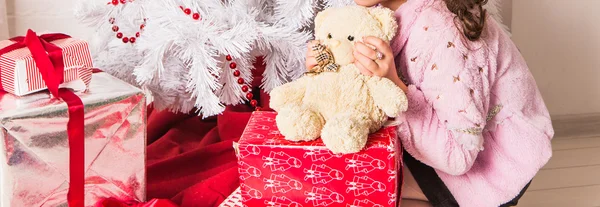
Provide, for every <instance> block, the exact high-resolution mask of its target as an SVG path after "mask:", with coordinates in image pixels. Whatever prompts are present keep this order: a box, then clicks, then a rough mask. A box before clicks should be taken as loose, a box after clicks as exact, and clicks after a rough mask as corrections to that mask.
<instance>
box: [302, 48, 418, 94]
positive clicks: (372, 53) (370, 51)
mask: <svg viewBox="0 0 600 207" xmlns="http://www.w3.org/2000/svg"><path fill="white" fill-rule="evenodd" d="M363 42H364V43H363ZM363 42H359V41H357V42H355V43H354V59H355V62H354V64H355V65H356V67H358V69H359V70H360V72H361V73H362V74H363V75H367V76H373V75H374V76H379V77H384V78H387V79H390V80H391V81H393V82H394V83H395V84H396V85H398V87H400V88H401V89H402V90H403V91H405V92H406V91H407V90H408V87H407V86H406V85H405V84H404V83H403V82H402V81H401V80H400V78H399V77H398V72H396V64H395V62H394V54H393V52H392V48H391V47H390V45H389V44H388V43H386V42H385V41H383V40H382V39H379V38H377V37H371V36H369V37H365V38H363ZM373 47H374V48H373ZM378 53H381V54H380V55H379V57H380V58H381V59H379V58H378ZM307 62H308V61H307Z"/></svg>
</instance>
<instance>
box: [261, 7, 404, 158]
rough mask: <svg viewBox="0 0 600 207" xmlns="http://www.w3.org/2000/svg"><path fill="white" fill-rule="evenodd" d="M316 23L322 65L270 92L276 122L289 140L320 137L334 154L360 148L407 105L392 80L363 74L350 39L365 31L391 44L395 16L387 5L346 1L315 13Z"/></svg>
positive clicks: (358, 38)
mask: <svg viewBox="0 0 600 207" xmlns="http://www.w3.org/2000/svg"><path fill="white" fill-rule="evenodd" d="M314 26H315V27H314V28H315V39H316V40H318V41H319V42H320V44H318V45H316V46H315V48H313V49H314V50H317V51H321V53H320V55H318V56H317V57H316V58H317V60H318V61H320V62H322V63H323V62H324V63H326V64H324V65H319V66H317V67H316V68H318V69H316V70H317V72H314V71H311V72H309V73H307V74H305V75H304V76H302V77H300V78H298V79H296V80H294V81H292V82H289V83H286V84H284V85H282V86H279V87H276V88H275V89H273V90H272V91H271V94H270V95H271V100H270V107H271V108H272V109H273V110H275V111H276V112H277V116H276V118H275V121H276V123H277V127H278V129H279V131H280V133H281V134H282V135H284V136H285V139H287V140H290V141H310V140H314V139H317V138H319V137H321V139H322V141H323V143H324V144H325V146H326V147H327V148H328V149H329V150H331V151H332V152H333V153H335V154H348V153H356V152H359V151H360V150H362V149H363V148H364V146H365V145H366V143H367V138H368V135H369V134H370V133H373V132H376V131H377V130H379V129H380V128H381V127H382V126H383V125H384V123H385V122H386V121H387V120H388V119H389V117H396V116H397V115H399V114H400V113H402V112H404V111H406V110H407V108H408V101H407V98H406V95H405V94H404V92H403V91H402V90H401V89H400V88H399V87H398V86H396V85H395V84H394V83H393V82H392V81H390V80H389V79H387V78H381V77H377V76H365V75H362V74H361V73H360V72H359V69H358V68H357V67H356V66H355V65H354V63H353V61H354V58H353V55H352V52H353V45H354V43H355V42H356V41H361V40H362V38H363V37H366V36H375V37H378V38H381V39H383V40H384V41H386V42H388V43H389V42H390V41H391V39H392V38H393V37H394V35H395V33H396V29H397V27H398V26H397V23H396V20H395V18H394V16H393V12H392V11H391V10H389V9H387V8H383V7H371V8H367V7H362V6H345V7H335V8H328V9H325V10H323V11H321V12H319V13H318V14H317V16H316V17H315V25H314ZM329 56H332V57H329Z"/></svg>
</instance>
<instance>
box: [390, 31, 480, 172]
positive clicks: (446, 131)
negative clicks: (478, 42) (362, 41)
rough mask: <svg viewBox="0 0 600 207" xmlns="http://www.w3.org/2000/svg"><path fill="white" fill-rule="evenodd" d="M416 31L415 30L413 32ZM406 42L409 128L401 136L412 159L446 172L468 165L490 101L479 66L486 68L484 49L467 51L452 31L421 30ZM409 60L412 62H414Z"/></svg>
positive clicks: (474, 154) (466, 168)
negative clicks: (409, 69) (408, 77)
mask: <svg viewBox="0 0 600 207" xmlns="http://www.w3.org/2000/svg"><path fill="white" fill-rule="evenodd" d="M413 35H415V34H413ZM418 35H421V38H415V39H413V40H412V41H411V40H409V42H408V43H407V47H412V48H414V47H415V46H412V45H418V46H419V48H420V49H419V50H418V51H417V50H414V51H413V52H412V53H411V52H407V54H406V55H407V57H406V58H409V59H412V60H408V61H406V62H407V64H408V65H407V66H406V67H409V68H411V70H412V71H410V74H411V75H412V77H411V79H413V81H415V84H416V85H409V86H408V89H407V96H408V100H409V104H408V107H409V109H408V111H407V112H405V118H406V122H407V123H408V125H407V126H408V127H409V129H405V130H404V131H405V132H410V134H405V135H404V136H400V139H401V140H402V143H403V145H404V147H405V149H406V150H407V152H409V153H410V154H411V155H412V156H413V157H415V158H416V159H418V160H420V161H421V162H423V163H425V164H427V165H429V166H431V167H433V168H435V169H437V170H440V171H443V172H445V173H447V174H451V175H462V174H464V173H466V172H467V171H469V170H470V169H471V166H473V163H474V162H475V159H476V158H477V155H478V153H479V151H481V150H482V149H483V141H484V140H483V136H482V131H483V129H484V128H485V125H486V118H487V110H488V105H489V86H488V85H487V84H488V83H489V82H488V81H487V76H486V75H485V74H487V72H486V73H483V72H482V70H483V69H480V68H486V67H487V58H486V56H487V55H486V52H483V51H482V50H484V49H480V50H475V51H471V50H466V49H464V48H465V46H463V45H462V44H461V43H462V41H461V40H460V38H461V36H460V35H461V34H460V33H459V32H458V31H457V30H456V29H445V30H443V29H442V30H439V31H437V32H436V33H433V32H432V33H429V34H428V33H423V34H418ZM413 60H414V61H413Z"/></svg>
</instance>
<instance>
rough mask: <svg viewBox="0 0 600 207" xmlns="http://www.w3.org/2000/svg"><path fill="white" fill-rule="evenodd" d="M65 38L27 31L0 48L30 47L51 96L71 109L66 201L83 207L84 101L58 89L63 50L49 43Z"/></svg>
mask: <svg viewBox="0 0 600 207" xmlns="http://www.w3.org/2000/svg"><path fill="white" fill-rule="evenodd" d="M66 38H70V36H68V35H65V34H45V35H41V36H37V34H36V33H35V32H33V31H32V30H28V31H27V35H26V36H25V37H15V38H12V39H11V40H12V41H15V42H16V43H14V44H12V45H10V46H8V47H5V48H3V49H0V56H2V55H4V54H6V53H9V52H11V51H13V50H17V49H21V48H24V47H27V48H28V49H29V51H30V52H31V56H32V57H33V60H35V65H36V66H37V68H38V69H39V71H40V73H41V74H42V79H43V80H44V83H45V84H46V86H47V87H48V90H49V91H50V93H51V94H52V95H53V96H54V97H58V98H60V99H62V100H63V101H65V102H66V103H67V106H68V107H69V122H68V123H67V132H68V135H69V192H68V194H67V201H68V203H69V206H70V207H83V206H84V197H85V194H84V176H85V163H84V157H85V151H84V147H85V146H84V115H83V102H82V101H81V99H79V97H77V95H75V93H73V92H72V91H71V90H68V89H59V88H58V87H59V85H60V84H61V83H63V81H64V77H63V74H64V62H63V55H62V49H61V48H60V47H58V46H56V45H54V44H52V43H50V42H52V41H56V40H60V39H66ZM1 84H2V81H1V80H0V90H2V85H1Z"/></svg>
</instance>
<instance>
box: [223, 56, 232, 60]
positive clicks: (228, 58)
mask: <svg viewBox="0 0 600 207" xmlns="http://www.w3.org/2000/svg"><path fill="white" fill-rule="evenodd" d="M225 59H227V61H231V60H233V58H231V55H227V56H225Z"/></svg>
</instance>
